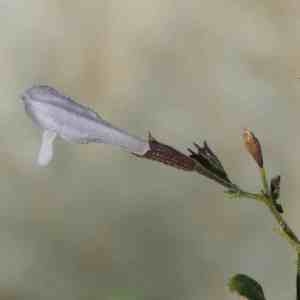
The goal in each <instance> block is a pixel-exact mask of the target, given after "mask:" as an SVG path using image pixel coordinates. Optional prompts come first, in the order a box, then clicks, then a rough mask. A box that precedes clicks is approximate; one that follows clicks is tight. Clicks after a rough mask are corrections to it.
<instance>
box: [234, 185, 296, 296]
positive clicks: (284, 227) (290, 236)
mask: <svg viewBox="0 0 300 300" xmlns="http://www.w3.org/2000/svg"><path fill="white" fill-rule="evenodd" d="M237 195H238V196H239V197H244V198H249V199H254V200H256V201H259V202H261V203H264V204H265V205H266V206H267V207H268V208H269V211H270V212H271V214H272V215H273V217H274V218H275V220H276V221H277V223H278V225H279V228H280V234H281V236H283V237H284V238H285V239H286V240H287V241H288V242H289V244H290V245H291V246H292V247H293V248H294V249H295V250H296V252H297V253H298V254H299V255H300V240H299V239H298V237H297V235H296V234H295V233H294V232H293V230H292V229H291V228H290V226H289V225H288V224H287V222H286V221H285V219H284V218H283V217H282V215H281V214H280V213H279V212H278V210H277V208H276V207H275V205H274V202H273V200H272V198H271V197H269V196H268V195H266V194H263V193H262V194H255V193H249V192H245V191H243V190H241V189H240V188H238V187H237ZM299 300H300V299H299Z"/></svg>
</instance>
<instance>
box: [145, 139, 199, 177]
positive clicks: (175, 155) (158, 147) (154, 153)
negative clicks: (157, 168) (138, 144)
mask: <svg viewBox="0 0 300 300" xmlns="http://www.w3.org/2000/svg"><path fill="white" fill-rule="evenodd" d="M149 147H150V150H148V151H147V152H146V153H145V154H144V155H143V156H140V157H142V158H148V159H151V160H156V161H159V162H161V163H163V164H166V165H169V166H172V167H175V168H177V169H181V170H185V171H193V170H194V169H195V162H194V161H193V159H191V158H190V157H189V156H187V155H185V154H183V153H181V152H179V151H178V150H176V149H174V148H173V147H170V146H168V145H165V144H163V143H160V142H158V141H157V140H156V139H155V138H154V137H153V136H152V135H151V134H150V133H149Z"/></svg>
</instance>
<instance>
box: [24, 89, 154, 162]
mask: <svg viewBox="0 0 300 300" xmlns="http://www.w3.org/2000/svg"><path fill="white" fill-rule="evenodd" d="M21 98H22V100H23V102H24V105H25V110H26V112H27V113H28V115H29V116H30V117H31V118H32V120H33V121H34V122H35V123H36V124H37V125H38V126H39V127H40V128H41V129H42V130H43V137H42V143H41V147H40V152H39V155H38V164H39V165H42V166H46V165H47V164H48V163H49V162H50V161H51V159H52V157H53V142H54V140H55V138H56V137H57V136H59V137H61V138H62V139H64V140H66V141H69V142H74V143H92V142H94V143H104V144H111V145H117V146H120V147H122V148H124V149H126V150H127V151H129V152H132V153H134V154H137V155H139V156H143V155H144V154H145V153H146V152H147V151H148V150H149V143H148V142H146V141H144V140H142V139H140V138H137V137H135V136H132V135H129V134H128V133H127V132H126V131H124V130H122V129H119V128H116V127H114V126H112V125H111V124H109V123H108V122H107V121H105V120H103V119H102V118H101V117H100V116H99V115H98V114H97V113H96V112H94V111H92V110H91V109H89V108H87V107H85V106H83V105H80V104H78V103H76V102H75V101H74V100H72V99H71V98H68V97H66V96H64V95H62V94H61V93H59V92H58V91H57V90H55V89H54V88H51V87H49V86H34V87H32V88H30V89H28V90H26V91H25V93H24V94H23V95H22V96H21Z"/></svg>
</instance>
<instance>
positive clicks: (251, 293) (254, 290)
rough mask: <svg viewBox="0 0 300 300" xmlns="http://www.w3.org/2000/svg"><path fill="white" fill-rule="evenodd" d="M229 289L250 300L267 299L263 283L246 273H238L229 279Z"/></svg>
mask: <svg viewBox="0 0 300 300" xmlns="http://www.w3.org/2000/svg"><path fill="white" fill-rule="evenodd" d="M228 286H229V290H230V291H231V292H236V293H238V294H239V295H240V296H243V297H245V298H246V299H248V300H266V298H265V296H264V292H263V289H262V287H261V285H260V284H259V283H258V282H257V281H255V280H254V279H252V278H251V277H249V276H247V275H245V274H236V275H234V276H233V277H232V278H231V279H230V281H229V284H228Z"/></svg>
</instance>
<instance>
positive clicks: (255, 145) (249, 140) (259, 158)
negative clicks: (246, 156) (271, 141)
mask: <svg viewBox="0 0 300 300" xmlns="http://www.w3.org/2000/svg"><path fill="white" fill-rule="evenodd" d="M243 138H244V142H245V146H246V148H247V151H248V152H249V153H250V154H251V156H252V157H253V159H254V160H255V161H256V162H257V164H258V166H259V167H260V168H263V166H264V161H263V155H262V150H261V146H260V143H259V140H258V139H257V138H256V136H255V135H254V133H253V132H251V131H250V130H249V129H244V133H243Z"/></svg>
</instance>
